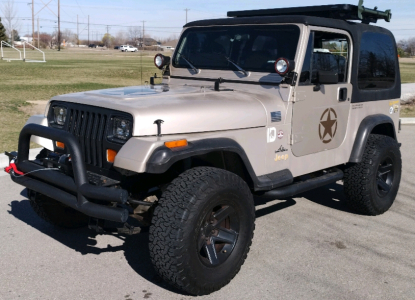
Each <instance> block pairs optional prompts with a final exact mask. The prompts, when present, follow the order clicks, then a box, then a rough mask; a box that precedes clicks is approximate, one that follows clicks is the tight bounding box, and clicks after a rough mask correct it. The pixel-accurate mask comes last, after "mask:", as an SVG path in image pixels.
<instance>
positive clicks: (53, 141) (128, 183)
mask: <svg viewBox="0 0 415 300" xmlns="http://www.w3.org/2000/svg"><path fill="white" fill-rule="evenodd" d="M362 2H363V1H362V0H361V1H360V3H359V5H358V6H354V5H347V4H344V5H324V6H310V7H296V8H282V9H265V10H253V11H233V12H228V17H229V18H224V19H214V20H203V21H196V22H190V23H188V24H186V25H185V26H184V29H183V32H182V34H181V37H180V40H179V42H178V46H177V48H176V49H175V51H174V53H173V55H172V57H171V58H170V57H168V56H164V55H162V54H157V55H156V56H155V58H154V63H155V65H156V67H158V68H159V69H160V70H162V74H163V75H162V83H161V84H154V83H155V78H154V77H152V78H150V82H149V83H148V84H146V85H144V86H136V87H126V88H115V89H107V90H98V91H90V92H83V93H74V94H68V95H62V96H56V97H54V98H52V99H51V100H50V102H49V104H48V108H47V109H46V113H45V115H39V116H33V117H31V118H30V119H29V120H28V122H27V124H26V125H25V126H24V128H23V129H22V131H21V133H20V137H19V146H18V152H17V153H16V152H14V153H9V156H10V159H11V161H10V166H9V168H8V171H9V172H10V175H11V178H12V180H13V181H14V182H16V183H18V184H21V185H23V186H25V187H27V191H28V192H27V194H28V198H29V199H30V203H31V206H32V207H33V209H34V210H35V212H36V213H37V214H38V215H39V216H40V217H41V218H43V219H45V220H46V221H48V222H50V223H52V224H54V225H55V226H58V227H66V228H76V227H81V226H88V225H89V226H90V228H95V229H96V230H99V231H103V230H106V228H107V227H108V226H109V225H106V224H108V222H110V223H113V224H117V226H118V228H119V231H120V232H121V233H124V234H134V233H138V232H139V231H140V229H141V226H149V241H150V242H149V248H150V256H151V260H152V262H153V265H154V268H155V270H156V272H157V273H158V274H159V275H160V276H161V277H162V278H163V279H164V280H165V281H167V282H169V283H170V284H172V285H174V286H175V287H177V288H179V289H181V290H183V291H185V292H187V293H190V294H195V295H203V294H208V293H211V292H213V291H216V290H219V289H220V288H222V287H223V286H225V285H226V284H227V283H229V282H230V280H231V279H232V278H233V277H234V276H235V275H236V274H237V273H238V272H239V270H240V268H241V266H242V264H243V263H244V261H245V259H246V257H247V254H248V251H249V248H250V245H251V241H252V237H253V232H254V227H255V223H254V221H255V206H254V199H253V197H254V196H258V197H266V198H268V199H272V200H273V199H285V198H286V197H291V196H294V195H296V194H299V193H301V192H304V191H307V190H311V189H314V188H317V187H321V186H324V185H327V184H330V183H334V182H336V181H340V180H343V182H344V193H345V195H346V198H347V202H348V204H349V205H350V206H351V208H353V209H354V210H355V211H356V212H358V213H360V214H366V215H379V214H382V213H384V212H386V211H387V210H388V209H389V208H390V207H391V205H392V203H393V202H394V199H395V197H396V195H397V192H398V188H399V183H400V179H401V166H402V163H401V154H400V150H399V148H400V144H399V143H398V142H397V130H396V129H397V127H398V126H399V110H400V106H399V105H400V101H399V99H400V88H401V83H400V75H399V64H398V55H397V50H396V43H395V40H394V37H393V35H392V34H391V32H390V31H388V30H386V29H384V28H381V27H376V26H373V25H370V24H369V23H373V22H376V21H377V20H378V19H383V20H386V21H389V20H390V18H391V13H390V11H389V10H388V11H384V12H383V11H379V10H377V9H367V8H365V7H364V6H363V5H362ZM30 141H33V142H35V143H37V144H40V145H42V146H43V147H44V149H43V150H42V151H41V152H40V153H39V155H38V156H37V158H36V160H32V161H31V160H29V159H28V152H29V145H30ZM133 222H139V224H141V226H135V227H134V225H133V224H134V223H133Z"/></svg>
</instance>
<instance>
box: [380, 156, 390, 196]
mask: <svg viewBox="0 0 415 300" xmlns="http://www.w3.org/2000/svg"><path fill="white" fill-rule="evenodd" d="M376 174H377V175H376V184H377V186H378V194H379V196H380V197H384V196H386V195H387V194H388V193H389V191H390V190H391V188H392V185H393V179H394V170H393V162H392V159H391V158H390V157H386V158H385V159H384V160H383V162H382V163H380V164H379V167H378V170H377V172H376Z"/></svg>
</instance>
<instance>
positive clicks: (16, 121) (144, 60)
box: [0, 49, 161, 153]
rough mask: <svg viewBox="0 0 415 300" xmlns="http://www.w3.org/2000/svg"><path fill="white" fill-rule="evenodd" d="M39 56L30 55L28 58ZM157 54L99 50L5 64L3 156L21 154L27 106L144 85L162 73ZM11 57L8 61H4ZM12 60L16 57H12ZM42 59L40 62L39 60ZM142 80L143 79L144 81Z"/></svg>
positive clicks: (1, 73)
mask: <svg viewBox="0 0 415 300" xmlns="http://www.w3.org/2000/svg"><path fill="white" fill-rule="evenodd" d="M29 55H32V57H33V58H35V57H34V55H35V53H33V54H32V53H28V56H29ZM154 55H155V53H151V52H150V53H149V52H146V53H143V54H141V53H139V52H138V53H123V52H120V51H116V50H110V51H103V50H96V49H76V50H72V49H71V50H63V51H61V52H58V51H53V50H49V51H46V60H47V62H46V63H28V62H27V63H24V62H22V61H11V62H7V61H5V60H3V61H0V105H1V112H0V124H1V127H0V153H1V152H3V151H12V150H16V149H17V139H18V134H19V132H20V130H21V129H22V127H23V125H24V123H25V122H26V120H27V118H28V117H29V115H28V114H27V113H25V112H24V111H27V109H26V110H25V109H22V108H24V106H28V105H31V104H29V103H28V102H26V101H31V100H48V99H50V98H51V97H53V96H56V95H61V94H66V93H74V92H81V91H88V90H96V89H104V88H113V87H122V86H133V85H140V84H141V83H144V81H149V79H150V76H152V75H154V73H157V76H161V72H160V71H159V70H158V69H157V68H156V67H155V66H154V63H153V58H154ZM5 57H6V55H5ZM8 57H11V53H10V54H9V56H8ZM37 58H39V56H38V57H37ZM141 74H142V76H143V78H141Z"/></svg>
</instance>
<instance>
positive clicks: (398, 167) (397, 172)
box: [344, 134, 402, 216]
mask: <svg viewBox="0 0 415 300" xmlns="http://www.w3.org/2000/svg"><path fill="white" fill-rule="evenodd" d="M401 173H402V160H401V152H400V150H399V145H398V143H397V142H396V140H395V139H393V138H391V137H388V136H384V135H378V134H371V135H370V136H369V139H368V141H367V144H366V148H365V152H364V154H363V160H362V161H361V162H360V163H358V164H355V165H353V166H352V167H350V168H347V169H346V170H345V173H344V192H345V194H346V199H347V203H348V204H349V206H350V207H351V208H352V209H354V210H355V211H357V212H359V213H362V214H365V215H371V216H376V215H380V214H383V213H384V212H385V211H387V210H388V209H389V208H390V207H391V206H392V204H393V202H394V200H395V198H396V195H397V193H398V189H399V183H400V181H401Z"/></svg>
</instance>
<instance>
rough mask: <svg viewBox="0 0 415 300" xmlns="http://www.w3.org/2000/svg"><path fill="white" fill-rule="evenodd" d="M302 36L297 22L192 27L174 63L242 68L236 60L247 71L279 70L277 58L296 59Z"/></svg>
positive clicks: (208, 67) (178, 65) (199, 66)
mask: <svg viewBox="0 0 415 300" xmlns="http://www.w3.org/2000/svg"><path fill="white" fill-rule="evenodd" d="M299 36H300V29H299V28H298V26H295V25H261V26H252V25H251V26H220V27H219V26H218V27H203V28H189V29H187V30H186V31H185V32H184V33H183V34H182V37H181V39H180V42H179V44H178V51H177V52H176V54H175V56H174V57H173V66H174V67H175V68H189V64H188V63H187V62H186V59H187V60H188V61H189V62H190V63H191V64H192V65H194V66H195V67H196V68H198V69H213V70H233V71H238V69H237V67H236V66H235V65H234V64H233V63H235V64H236V65H238V66H239V67H240V68H242V69H244V70H246V71H253V72H267V73H275V69H274V63H275V60H276V59H278V58H280V57H285V58H287V59H290V60H293V59H294V56H295V53H296V50H297V44H298V39H299ZM183 57H184V58H183ZM229 60H230V61H231V62H230V61H229ZM232 62H233V63H232Z"/></svg>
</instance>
